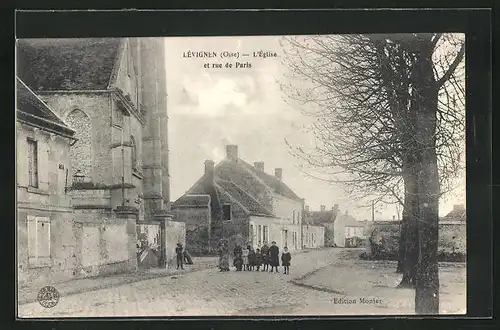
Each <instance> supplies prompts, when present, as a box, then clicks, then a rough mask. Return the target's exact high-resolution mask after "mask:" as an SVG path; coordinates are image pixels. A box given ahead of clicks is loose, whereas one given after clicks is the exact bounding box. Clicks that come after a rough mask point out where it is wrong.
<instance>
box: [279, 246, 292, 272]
mask: <svg viewBox="0 0 500 330" xmlns="http://www.w3.org/2000/svg"><path fill="white" fill-rule="evenodd" d="M291 260H292V256H291V255H290V252H288V248H287V247H286V246H285V247H284V248H283V253H282V254H281V264H282V265H283V270H284V272H285V274H290V261H291Z"/></svg>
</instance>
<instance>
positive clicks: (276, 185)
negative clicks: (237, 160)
mask: <svg viewBox="0 0 500 330" xmlns="http://www.w3.org/2000/svg"><path fill="white" fill-rule="evenodd" d="M241 163H242V165H243V166H244V167H246V168H247V169H248V170H250V171H252V172H253V173H255V174H256V175H257V176H258V177H259V179H261V180H262V181H264V183H265V184H266V185H267V186H269V187H271V188H272V189H273V191H274V192H275V193H277V194H279V195H282V196H285V197H287V198H290V199H295V200H301V198H300V197H299V196H297V195H296V194H295V193H294V192H293V190H292V189H290V188H289V187H288V186H287V185H286V184H285V183H283V181H281V180H279V179H278V178H276V177H275V176H274V175H270V174H267V173H266V172H264V171H261V170H259V169H257V168H255V167H254V166H252V165H250V164H248V163H246V162H244V161H241Z"/></svg>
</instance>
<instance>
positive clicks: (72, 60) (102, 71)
mask: <svg viewBox="0 0 500 330" xmlns="http://www.w3.org/2000/svg"><path fill="white" fill-rule="evenodd" d="M119 46H120V39H119V38H86V39H21V40H19V41H18V48H17V61H18V65H17V68H18V75H19V76H20V77H21V78H22V79H23V80H24V81H25V83H26V84H27V85H28V86H30V88H31V89H33V90H35V91H56V90H105V89H107V87H108V85H109V81H110V78H111V73H112V71H113V67H114V65H115V62H116V59H117V55H118V50H119Z"/></svg>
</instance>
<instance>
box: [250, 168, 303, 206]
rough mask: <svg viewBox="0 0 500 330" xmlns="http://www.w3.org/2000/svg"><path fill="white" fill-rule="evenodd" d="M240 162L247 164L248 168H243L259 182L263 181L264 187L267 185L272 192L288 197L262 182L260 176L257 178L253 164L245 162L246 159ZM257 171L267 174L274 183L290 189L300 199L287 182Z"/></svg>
mask: <svg viewBox="0 0 500 330" xmlns="http://www.w3.org/2000/svg"><path fill="white" fill-rule="evenodd" d="M242 162H243V163H244V164H245V165H246V166H248V168H245V170H246V171H247V172H250V173H252V175H254V176H255V177H257V178H258V179H259V180H260V181H261V182H263V183H264V185H265V186H266V187H268V188H269V189H270V190H271V191H272V192H274V193H276V194H278V195H281V196H283V197H286V198H290V197H288V196H286V195H284V194H283V193H282V192H278V191H276V190H275V189H274V188H273V187H271V186H269V185H268V184H267V183H266V182H264V180H262V179H261V178H259V175H258V174H257V170H256V169H255V168H254V166H252V165H251V164H250V163H247V162H246V161H244V160H242ZM259 173H262V174H264V175H266V176H267V177H268V178H269V179H270V180H274V181H275V182H276V183H278V184H279V185H283V186H284V187H285V188H287V189H288V190H290V191H291V192H292V193H293V194H294V195H295V196H296V198H298V199H302V198H300V197H299V196H298V195H297V194H296V193H295V191H293V189H292V188H290V187H288V186H287V184H286V183H284V182H283V181H282V180H280V179H278V178H276V177H275V176H273V175H271V174H269V173H266V172H264V171H259Z"/></svg>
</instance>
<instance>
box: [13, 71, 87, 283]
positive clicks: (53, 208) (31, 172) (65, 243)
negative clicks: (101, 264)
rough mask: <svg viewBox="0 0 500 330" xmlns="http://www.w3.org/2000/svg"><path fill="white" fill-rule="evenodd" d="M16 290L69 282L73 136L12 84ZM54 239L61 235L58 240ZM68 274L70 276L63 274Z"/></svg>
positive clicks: (44, 107)
mask: <svg viewBox="0 0 500 330" xmlns="http://www.w3.org/2000/svg"><path fill="white" fill-rule="evenodd" d="M16 94H17V102H16V117H17V122H16V150H17V157H16V178H17V214H18V222H17V227H18V235H17V240H18V249H17V253H18V255H17V257H18V258H17V259H18V277H19V285H21V286H22V285H24V284H26V283H31V282H33V281H36V280H54V279H58V278H64V277H66V276H71V275H72V274H71V272H72V271H73V269H74V265H75V264H76V263H77V260H76V258H75V253H76V250H77V249H78V246H77V245H76V244H75V237H74V235H73V209H72V207H71V199H70V197H69V195H68V194H67V193H66V185H65V178H66V173H67V172H68V171H71V162H70V145H71V144H74V143H75V141H76V140H75V138H74V134H75V132H74V131H73V130H72V129H71V128H69V127H68V125H67V124H66V123H64V121H63V120H62V119H61V118H60V117H59V116H58V115H57V114H55V113H54V112H53V111H52V110H51V109H50V108H49V107H48V106H47V104H45V103H44V102H43V101H42V100H41V99H40V98H39V97H37V96H36V94H35V93H33V91H31V90H30V89H29V87H28V86H26V84H25V83H24V82H23V81H22V80H21V79H19V78H16ZM57 233H63V235H61V236H59V235H57ZM68 272H70V274H67V273H68Z"/></svg>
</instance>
